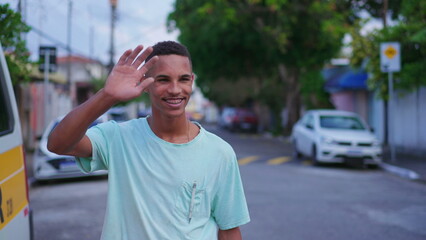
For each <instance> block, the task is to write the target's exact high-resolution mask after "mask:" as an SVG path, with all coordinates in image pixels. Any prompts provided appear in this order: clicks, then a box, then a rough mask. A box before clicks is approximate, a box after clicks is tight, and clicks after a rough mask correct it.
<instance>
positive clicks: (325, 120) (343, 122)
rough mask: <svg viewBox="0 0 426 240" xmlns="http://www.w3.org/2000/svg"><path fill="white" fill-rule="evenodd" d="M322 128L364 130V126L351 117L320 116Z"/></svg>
mask: <svg viewBox="0 0 426 240" xmlns="http://www.w3.org/2000/svg"><path fill="white" fill-rule="evenodd" d="M320 125H321V127H322V128H331V129H351V130H365V126H364V125H363V124H362V123H361V121H360V120H359V119H358V118H357V117H352V116H321V117H320Z"/></svg>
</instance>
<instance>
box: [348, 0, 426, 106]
mask: <svg viewBox="0 0 426 240" xmlns="http://www.w3.org/2000/svg"><path fill="white" fill-rule="evenodd" d="M399 19H400V20H399V21H398V22H397V24H396V25H394V26H389V27H387V28H385V29H381V30H376V31H374V32H371V33H369V34H367V35H366V36H362V35H360V34H359V31H358V32H357V31H355V32H354V33H353V34H352V35H353V36H354V37H353V41H352V48H353V53H354V54H353V56H352V58H351V61H352V63H353V64H354V65H360V64H361V63H362V61H363V60H364V59H369V62H368V64H367V69H368V71H369V72H370V73H371V74H370V76H371V77H370V78H369V86H370V88H372V89H378V90H379V94H380V96H381V97H382V98H384V99H387V98H388V91H387V90H388V88H387V87H388V86H387V80H386V79H387V74H386V73H382V72H381V70H380V43H382V42H390V41H395V42H399V43H400V44H401V65H402V66H401V72H399V73H395V79H396V80H397V81H396V82H395V89H404V90H414V89H417V88H419V87H420V86H426V78H424V77H422V76H423V75H424V74H423V71H424V68H425V66H426V3H425V2H424V1H415V0H407V1H402V2H401V9H400V16H399ZM361 25H362V24H361Z"/></svg>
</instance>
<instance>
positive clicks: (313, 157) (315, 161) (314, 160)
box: [311, 145, 320, 166]
mask: <svg viewBox="0 0 426 240" xmlns="http://www.w3.org/2000/svg"><path fill="white" fill-rule="evenodd" d="M311 161H312V165H314V166H319V165H320V163H319V162H318V158H317V147H316V146H315V145H314V146H312V155H311Z"/></svg>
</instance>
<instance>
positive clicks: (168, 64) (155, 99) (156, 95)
mask: <svg viewBox="0 0 426 240" xmlns="http://www.w3.org/2000/svg"><path fill="white" fill-rule="evenodd" d="M148 75H149V76H150V77H153V78H154V82H153V83H152V84H151V85H150V86H149V87H148V92H149V95H150V98H151V103H152V112H153V114H159V115H161V116H164V117H179V116H182V115H184V113H185V107H186V105H187V104H188V101H189V98H190V96H191V93H192V84H193V81H194V75H193V73H192V67H191V63H190V61H189V59H188V57H184V56H179V55H161V56H159V59H158V61H157V63H156V64H155V65H154V67H153V68H152V69H151V70H150V71H149V72H148Z"/></svg>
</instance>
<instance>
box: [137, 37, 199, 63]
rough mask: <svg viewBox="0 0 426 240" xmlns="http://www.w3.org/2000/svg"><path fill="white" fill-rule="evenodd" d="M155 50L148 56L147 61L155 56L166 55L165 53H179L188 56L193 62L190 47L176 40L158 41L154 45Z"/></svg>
mask: <svg viewBox="0 0 426 240" xmlns="http://www.w3.org/2000/svg"><path fill="white" fill-rule="evenodd" d="M152 48H153V49H154V51H152V53H151V54H150V55H149V56H148V57H147V58H146V60H145V61H146V62H148V61H149V60H150V59H151V58H152V57H154V56H164V55H179V56H183V57H188V59H189V62H190V63H191V64H192V61H191V55H190V54H189V51H188V49H187V48H186V47H185V46H184V45H182V44H180V43H178V42H175V41H164V42H158V43H156V44H155V45H154V46H152Z"/></svg>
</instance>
